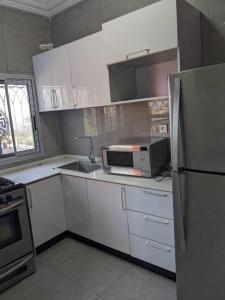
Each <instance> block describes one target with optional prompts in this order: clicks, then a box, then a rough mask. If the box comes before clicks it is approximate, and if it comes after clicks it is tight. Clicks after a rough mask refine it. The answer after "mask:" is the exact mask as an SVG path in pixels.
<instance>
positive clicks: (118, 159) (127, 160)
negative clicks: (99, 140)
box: [103, 150, 134, 168]
mask: <svg viewBox="0 0 225 300" xmlns="http://www.w3.org/2000/svg"><path fill="white" fill-rule="evenodd" d="M103 161H104V166H105V167H108V168H110V167H121V168H134V158H133V152H131V151H126V152H125V151H112V150H105V152H103Z"/></svg>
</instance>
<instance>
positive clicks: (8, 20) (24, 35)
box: [2, 7, 51, 74]
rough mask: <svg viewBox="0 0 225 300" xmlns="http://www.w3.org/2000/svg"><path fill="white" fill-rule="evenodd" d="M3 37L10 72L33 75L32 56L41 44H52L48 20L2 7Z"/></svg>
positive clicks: (37, 51)
mask: <svg viewBox="0 0 225 300" xmlns="http://www.w3.org/2000/svg"><path fill="white" fill-rule="evenodd" d="M2 22H3V35H4V42H5V50H6V55H7V69H8V72H18V73H30V74H32V73H33V67H32V56H33V55H35V54H38V53H40V52H41V50H40V49H39V44H40V43H46V42H50V41H51V40H50V32H49V21H48V20H47V19H46V18H43V17H40V16H37V15H33V14H29V13H24V12H21V11H19V10H15V9H9V8H6V7H2Z"/></svg>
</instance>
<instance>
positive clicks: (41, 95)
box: [33, 51, 53, 111]
mask: <svg viewBox="0 0 225 300" xmlns="http://www.w3.org/2000/svg"><path fill="white" fill-rule="evenodd" d="M50 53H51V52H50V51H48V52H44V53H42V54H39V55H36V56H34V57H33V67H34V76H35V83H36V90H37V97H38V103H39V111H48V110H52V106H53V102H52V93H51V90H52V77H51V68H50Z"/></svg>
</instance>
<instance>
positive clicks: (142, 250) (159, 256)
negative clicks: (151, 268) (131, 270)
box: [130, 235, 176, 272]
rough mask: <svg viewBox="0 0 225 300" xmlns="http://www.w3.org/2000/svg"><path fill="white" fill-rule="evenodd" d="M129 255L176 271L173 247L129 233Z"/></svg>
mask: <svg viewBox="0 0 225 300" xmlns="http://www.w3.org/2000/svg"><path fill="white" fill-rule="evenodd" d="M130 246H131V255H132V256H133V257H136V258H138V259H141V260H143V261H146V262H148V263H150V264H153V265H156V266H158V267H161V268H163V269H166V270H169V271H172V272H176V266H175V265H176V263H175V248H174V247H171V246H167V245H164V244H161V243H157V242H153V241H151V240H148V239H144V238H141V237H138V236H135V235H130Z"/></svg>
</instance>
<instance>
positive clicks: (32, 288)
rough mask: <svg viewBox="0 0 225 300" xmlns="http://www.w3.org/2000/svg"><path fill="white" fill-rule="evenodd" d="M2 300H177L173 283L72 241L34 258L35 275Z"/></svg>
mask: <svg viewBox="0 0 225 300" xmlns="http://www.w3.org/2000/svg"><path fill="white" fill-rule="evenodd" d="M0 299H1V300H176V287H175V283H174V282H173V281H170V280H168V279H165V278H163V277H161V276H159V275H156V274H154V273H152V272H150V271H147V270H145V269H142V268H140V267H137V266H135V265H133V264H130V263H128V262H126V261H124V260H122V259H119V258H117V257H114V256H112V255H110V254H107V253H104V252H102V251H100V250H97V249H94V248H92V247H89V246H87V245H84V244H82V243H79V242H76V241H74V240H71V239H65V240H63V241H61V242H60V243H58V244H57V245H55V246H54V247H52V248H51V249H49V250H47V251H46V252H44V253H42V254H41V255H39V256H38V258H37V273H36V274H35V275H33V276H31V277H29V278H27V279H25V280H24V281H22V282H21V283H19V284H17V285H16V286H14V287H13V288H11V289H9V290H8V291H6V292H5V293H3V294H2V295H0Z"/></svg>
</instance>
